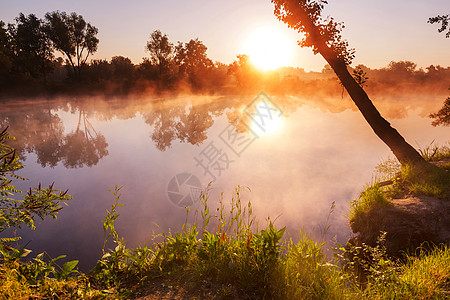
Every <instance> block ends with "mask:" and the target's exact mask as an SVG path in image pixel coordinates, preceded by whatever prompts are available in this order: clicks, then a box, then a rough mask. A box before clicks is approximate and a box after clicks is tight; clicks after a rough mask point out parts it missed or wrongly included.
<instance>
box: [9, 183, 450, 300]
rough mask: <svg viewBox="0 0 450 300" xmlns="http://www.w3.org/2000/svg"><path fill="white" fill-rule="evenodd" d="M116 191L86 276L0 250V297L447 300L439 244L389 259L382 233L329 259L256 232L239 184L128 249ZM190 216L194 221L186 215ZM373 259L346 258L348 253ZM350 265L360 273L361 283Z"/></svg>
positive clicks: (448, 271)
mask: <svg viewBox="0 0 450 300" xmlns="http://www.w3.org/2000/svg"><path fill="white" fill-rule="evenodd" d="M119 190H120V188H116V189H115V190H114V191H113V194H114V196H115V200H116V202H115V204H113V206H112V209H111V210H110V211H107V215H106V216H105V221H104V226H103V229H104V232H105V244H104V245H106V241H107V240H108V239H112V241H113V242H114V244H115V248H114V249H110V250H106V249H105V246H104V249H103V253H104V254H103V257H102V258H101V259H99V261H98V263H97V265H96V267H95V268H94V269H93V270H92V271H91V272H90V273H89V274H82V273H80V272H78V271H76V269H75V265H76V263H75V262H69V263H66V264H64V265H63V266H62V267H58V266H57V264H56V263H57V259H54V260H51V261H49V262H45V261H44V257H43V256H42V255H39V256H38V257H36V258H34V259H32V260H31V261H29V262H27V263H24V262H21V260H20V257H21V256H24V255H25V254H26V253H24V251H23V250H16V249H13V248H10V247H8V246H5V245H3V246H2V247H1V249H0V250H1V255H2V257H1V259H2V260H1V265H0V298H1V299H82V298H86V299H102V298H105V299H121V298H122V299H130V298H139V297H142V296H151V295H153V296H154V299H157V298H158V297H162V296H164V295H172V298H174V299H212V298H215V299H264V298H265V299H444V298H446V297H448V296H449V289H450V286H449V282H450V251H449V249H448V247H446V246H442V247H436V248H435V249H434V250H432V251H430V252H427V253H425V252H422V253H421V254H420V255H419V256H417V257H414V256H409V257H408V258H407V260H406V262H397V261H394V260H391V259H389V258H388V257H387V256H386V254H385V249H384V247H383V236H382V237H381V238H380V243H379V244H378V245H377V247H374V248H372V247H369V246H363V247H362V248H361V247H360V248H358V249H356V248H353V249H350V250H348V249H347V250H345V249H344V248H343V247H337V248H335V249H334V250H335V253H336V257H335V259H331V260H330V259H326V258H325V256H324V254H323V250H324V248H325V247H329V246H327V244H326V243H320V244H319V243H317V242H315V241H313V240H312V239H310V238H309V237H308V236H307V235H306V234H304V233H302V232H300V234H299V236H298V242H294V241H293V240H292V239H290V238H284V239H282V238H283V235H284V230H285V229H284V228H282V229H278V228H276V226H275V225H274V224H273V223H272V222H270V221H269V220H270V219H268V221H267V224H266V225H265V226H264V228H263V229H259V228H258V225H257V223H256V221H255V219H254V217H253V211H252V206H251V203H250V202H249V203H242V202H241V197H240V195H241V193H242V192H243V190H244V189H243V188H241V187H238V188H237V189H236V190H235V193H234V196H233V197H232V199H231V201H230V203H229V204H228V205H225V204H224V203H223V199H219V208H217V209H215V210H214V213H212V212H211V211H210V207H209V206H208V200H209V196H208V193H207V192H206V193H205V194H203V195H202V198H201V202H202V206H201V210H199V211H196V212H194V213H193V214H191V212H190V211H189V209H187V217H186V222H185V224H184V225H183V227H182V229H181V230H180V231H179V232H176V233H172V232H169V233H168V234H161V235H159V236H157V237H155V239H156V240H158V239H159V242H155V244H154V245H153V246H152V247H139V248H136V249H127V248H126V246H125V242H124V240H123V239H122V238H120V237H119V236H118V234H117V232H116V230H115V227H114V220H115V219H116V218H117V217H119V214H118V212H117V209H118V208H119V206H120V204H119V194H118V193H119ZM190 216H191V217H192V219H193V222H192V224H188V222H187V220H188V219H189V218H190ZM362 252H364V253H369V254H370V255H369V256H366V257H370V259H361V258H360V259H359V260H357V259H354V258H355V257H353V259H350V260H349V257H350V255H351V254H352V253H353V254H355V253H362ZM356 264H358V267H359V268H362V269H363V271H364V272H365V274H366V280H364V282H361V280H359V279H358V278H359V277H358V276H357V272H356V271H355V270H356V269H357V268H356Z"/></svg>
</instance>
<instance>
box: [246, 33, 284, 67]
mask: <svg viewBox="0 0 450 300" xmlns="http://www.w3.org/2000/svg"><path fill="white" fill-rule="evenodd" d="M292 48H293V46H292V41H291V40H290V39H288V37H287V36H286V34H284V33H283V32H282V31H281V30H279V29H277V28H276V27H271V26H264V27H259V28H257V29H256V30H254V31H253V32H252V33H251V34H250V35H249V36H248V38H247V40H246V43H245V46H244V53H245V54H247V55H249V57H250V61H251V62H252V64H253V65H254V66H255V67H257V68H258V69H261V70H263V71H268V70H274V69H277V68H279V67H284V66H288V65H290V64H291V63H292V53H293V51H292V50H293V49H292Z"/></svg>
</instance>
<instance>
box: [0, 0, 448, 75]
mask: <svg viewBox="0 0 450 300" xmlns="http://www.w3.org/2000/svg"><path fill="white" fill-rule="evenodd" d="M55 10H59V11H66V12H68V13H69V12H76V13H78V14H80V15H82V16H83V17H84V19H85V20H86V21H87V22H90V23H91V24H92V25H94V26H96V27H97V28H98V29H99V33H98V38H99V40H100V43H99V47H98V51H97V52H96V53H95V55H94V56H93V58H98V59H100V58H102V59H108V60H109V59H111V57H112V56H116V55H122V56H126V57H129V58H130V59H131V60H132V61H133V62H134V63H140V62H141V61H142V58H143V57H146V56H148V54H147V53H146V52H145V44H146V41H147V40H148V39H149V36H150V34H151V33H152V32H153V31H154V30H156V29H159V30H160V31H161V32H162V33H165V34H167V35H168V37H169V39H170V41H171V42H173V43H177V42H178V41H182V42H188V41H189V40H190V39H195V38H199V40H201V41H202V42H203V43H204V44H205V45H206V46H207V47H208V50H207V54H208V56H209V57H210V58H211V59H212V60H214V61H220V62H223V63H226V64H228V63H231V62H232V61H233V60H235V59H236V55H238V54H246V53H245V52H246V51H247V49H248V41H249V39H251V37H252V36H254V32H255V31H257V30H258V29H259V28H261V27H264V28H272V29H273V31H275V32H277V33H278V34H279V35H280V36H283V37H285V39H284V40H285V41H286V44H284V45H283V47H284V48H286V49H289V51H290V53H291V54H289V55H291V56H290V58H289V60H288V61H289V62H288V63H286V64H289V65H290V66H294V67H300V68H304V69H305V70H307V71H310V70H312V71H320V70H321V69H322V68H323V66H324V65H325V61H324V60H323V58H321V57H320V56H318V55H316V56H315V55H313V54H312V51H311V49H308V48H305V49H302V48H300V47H299V46H297V45H296V41H297V40H299V39H301V35H300V34H299V33H296V32H295V31H293V30H292V29H289V28H287V26H286V25H285V24H283V23H281V22H280V21H278V20H277V19H276V17H275V16H274V14H273V5H272V3H271V2H270V1H269V0H227V1H223V0H184V1H181V0H164V1H163V0H147V1H142V0H137V1H133V0H129V1H117V0H109V1H106V0H95V1H92V0H91V1H87V0H77V1H69V0H40V1H31V0H0V20H3V21H4V22H5V23H12V22H14V18H15V17H17V16H18V14H19V13H20V12H22V13H24V14H30V13H34V14H35V15H36V16H38V17H40V18H43V17H44V15H45V13H46V12H51V11H55ZM325 13H326V15H331V16H333V17H334V18H335V19H336V20H338V21H342V22H344V24H345V29H344V31H343V36H344V38H346V39H347V40H348V41H349V43H350V46H351V47H353V48H355V49H356V58H355V60H354V62H353V63H354V64H355V65H357V64H364V65H366V66H368V67H370V68H382V67H385V66H387V65H388V64H389V62H391V61H400V60H410V61H413V62H415V63H417V64H418V66H419V67H427V66H429V65H441V66H450V38H448V39H446V38H445V36H444V34H443V33H438V32H437V29H438V27H439V26H438V25H437V24H433V25H431V24H428V23H427V20H428V18H429V17H432V16H436V15H438V14H441V15H442V14H449V13H450V1H448V0H427V1H424V0H409V1H404V0H402V1H400V0H377V1H373V0H338V1H333V0H330V1H329V4H328V5H327V7H326V10H325ZM271 46H272V45H271V43H270V41H268V42H267V47H271ZM283 55H285V54H283Z"/></svg>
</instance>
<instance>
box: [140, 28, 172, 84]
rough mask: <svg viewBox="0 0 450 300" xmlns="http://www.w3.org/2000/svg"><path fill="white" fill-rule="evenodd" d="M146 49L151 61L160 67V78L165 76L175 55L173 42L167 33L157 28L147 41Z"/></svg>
mask: <svg viewBox="0 0 450 300" xmlns="http://www.w3.org/2000/svg"><path fill="white" fill-rule="evenodd" d="M146 50H147V51H148V53H149V54H150V62H151V63H152V64H153V65H155V66H157V68H158V73H159V78H160V79H161V78H163V76H164V75H166V74H167V73H168V72H169V70H170V64H171V63H172V60H173V58H174V56H175V53H174V46H173V44H172V43H171V42H169V38H168V37H167V35H165V34H164V35H163V34H162V33H161V31H159V30H155V31H153V33H152V34H151V35H150V40H149V41H147V45H146Z"/></svg>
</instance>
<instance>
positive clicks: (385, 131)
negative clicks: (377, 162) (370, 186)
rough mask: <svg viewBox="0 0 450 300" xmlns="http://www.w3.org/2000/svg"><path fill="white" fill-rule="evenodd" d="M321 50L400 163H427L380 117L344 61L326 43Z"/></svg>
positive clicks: (354, 100)
mask: <svg viewBox="0 0 450 300" xmlns="http://www.w3.org/2000/svg"><path fill="white" fill-rule="evenodd" d="M319 50H320V53H321V54H322V56H323V57H324V58H325V60H326V61H327V62H328V63H329V64H330V66H331V68H332V69H333V70H334V72H335V73H336V75H337V76H338V78H339V80H340V81H341V82H342V84H343V86H344V87H345V89H346V90H347V92H348V94H349V95H350V97H351V98H352V100H353V102H354V103H355V104H356V106H357V107H358V109H359V110H360V112H361V113H362V115H363V116H364V119H365V120H366V121H367V123H369V125H370V127H371V128H372V130H373V131H374V132H375V134H376V135H377V136H378V137H379V138H380V139H381V140H382V141H383V142H384V143H385V144H386V145H387V146H388V147H389V148H390V149H391V151H392V152H393V153H394V155H395V157H396V158H397V159H398V160H399V162H400V163H401V164H402V165H404V164H407V163H412V164H421V163H426V161H425V160H424V159H423V157H422V156H421V155H420V154H419V152H417V150H416V149H414V147H412V146H411V145H410V144H408V143H407V142H406V141H405V139H404V138H403V137H402V136H401V135H400V133H398V131H397V130H396V129H395V128H393V127H392V126H391V124H390V123H389V122H388V121H386V119H384V118H383V117H382V116H381V115H380V113H379V112H378V110H377V108H376V107H375V106H374V105H373V103H372V101H371V100H370V99H369V97H368V96H367V94H366V92H365V91H364V90H363V88H362V87H361V86H360V85H359V84H358V83H357V82H356V80H355V79H354V78H353V76H352V75H350V73H349V72H348V69H347V65H346V64H345V63H344V62H343V60H342V59H339V58H338V57H337V56H336V54H335V53H334V52H333V51H332V50H331V49H330V48H329V47H328V46H326V45H325V43H323V44H322V47H319Z"/></svg>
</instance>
